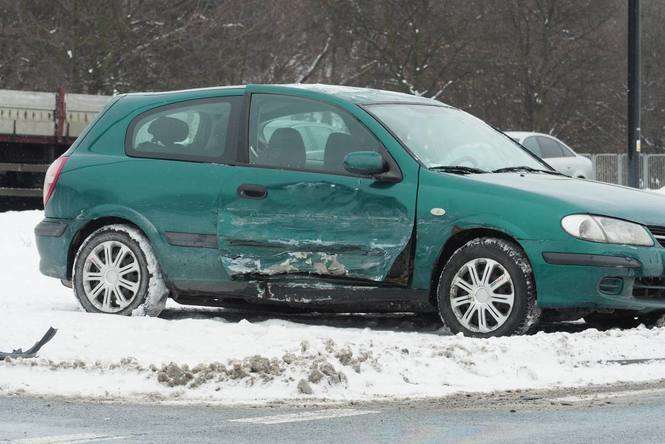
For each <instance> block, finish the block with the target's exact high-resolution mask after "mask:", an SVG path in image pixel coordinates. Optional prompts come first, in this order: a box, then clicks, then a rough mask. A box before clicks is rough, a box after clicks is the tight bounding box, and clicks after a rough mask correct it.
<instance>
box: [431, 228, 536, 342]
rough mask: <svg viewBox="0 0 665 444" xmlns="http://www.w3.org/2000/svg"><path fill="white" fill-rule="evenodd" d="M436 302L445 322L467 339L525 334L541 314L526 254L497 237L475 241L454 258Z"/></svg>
mask: <svg viewBox="0 0 665 444" xmlns="http://www.w3.org/2000/svg"><path fill="white" fill-rule="evenodd" d="M437 302H438V308H439V313H440V315H441V319H442V320H443V322H444V323H445V324H446V325H447V326H448V328H450V330H451V331H452V332H454V333H460V332H461V333H463V334H464V335H465V336H475V337H490V336H506V335H513V334H523V333H525V332H526V331H527V330H528V329H529V328H530V327H531V325H533V324H534V323H535V322H536V321H537V320H538V317H539V314H540V310H538V308H537V306H536V290H535V285H534V281H533V274H532V271H531V265H530V264H529V261H528V260H527V258H526V256H525V254H524V252H523V251H522V250H521V249H520V248H519V247H518V246H517V245H515V244H513V243H512V242H509V241H506V240H503V239H496V238H480V239H474V240H472V241H470V242H468V243H467V244H465V245H464V246H462V247H461V248H460V249H459V250H457V251H456V252H455V253H454V254H453V256H452V257H451V258H450V260H449V261H448V263H447V264H446V265H445V267H444V268H443V271H442V272H441V276H440V278H439V286H438V288H437Z"/></svg>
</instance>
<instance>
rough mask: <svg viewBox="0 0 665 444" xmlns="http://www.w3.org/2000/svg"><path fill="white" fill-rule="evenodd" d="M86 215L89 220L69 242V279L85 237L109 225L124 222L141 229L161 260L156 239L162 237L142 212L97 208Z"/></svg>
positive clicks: (123, 223)
mask: <svg viewBox="0 0 665 444" xmlns="http://www.w3.org/2000/svg"><path fill="white" fill-rule="evenodd" d="M85 216H86V218H87V221H86V222H85V223H84V224H83V225H82V226H81V227H80V228H79V229H78V231H77V232H76V234H74V236H73V237H72V240H71V242H70V243H69V249H68V251H67V279H68V280H71V278H72V271H73V267H74V258H75V257H76V252H77V251H78V249H79V248H80V246H81V245H82V244H83V241H85V239H86V238H87V237H88V236H90V235H91V234H92V233H93V232H95V231H96V230H98V229H100V228H102V227H105V226H107V225H114V224H122V225H128V226H130V227H133V228H135V229H137V230H139V231H140V232H141V233H142V234H143V235H144V236H145V237H146V238H147V239H148V240H149V241H150V243H151V244H152V246H153V250H155V251H154V252H155V254H156V255H157V257H158V260H160V258H159V248H157V247H156V245H155V243H156V241H157V240H159V239H160V238H159V233H158V231H157V229H156V228H155V226H154V225H153V224H152V223H150V222H149V221H148V220H147V219H146V218H145V217H143V216H141V215H140V214H138V213H136V212H134V211H132V210H129V209H114V210H112V211H104V210H103V209H96V210H95V211H91V212H90V213H88V214H85ZM160 262H161V260H160Z"/></svg>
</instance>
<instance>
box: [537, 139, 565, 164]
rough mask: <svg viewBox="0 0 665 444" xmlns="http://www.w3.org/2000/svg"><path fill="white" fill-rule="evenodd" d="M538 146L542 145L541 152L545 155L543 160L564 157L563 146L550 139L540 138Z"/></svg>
mask: <svg viewBox="0 0 665 444" xmlns="http://www.w3.org/2000/svg"><path fill="white" fill-rule="evenodd" d="M538 144H539V145H540V151H541V152H542V153H543V155H542V158H543V159H551V158H553V157H564V155H563V149H562V148H561V145H559V143H558V142H557V141H556V140H554V139H551V138H549V137H542V136H539V137H538Z"/></svg>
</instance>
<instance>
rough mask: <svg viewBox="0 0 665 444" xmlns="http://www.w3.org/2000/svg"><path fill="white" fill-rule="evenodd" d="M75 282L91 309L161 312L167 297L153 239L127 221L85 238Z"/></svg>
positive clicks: (122, 312)
mask: <svg viewBox="0 0 665 444" xmlns="http://www.w3.org/2000/svg"><path fill="white" fill-rule="evenodd" d="M72 284H73V288H74V294H75V295H76V298H77V299H78V301H79V303H80V304H81V307H83V309H84V310H85V311H87V312H90V313H106V314H118V315H125V316H129V315H148V316H158V315H159V314H160V313H161V311H162V310H163V309H164V307H165V305H166V299H167V298H168V289H167V287H166V285H165V282H164V279H163V277H162V273H161V270H160V268H159V264H158V262H157V259H156V257H155V254H154V252H153V250H152V247H151V245H150V242H149V241H148V239H147V238H146V237H145V235H143V233H141V232H140V231H139V230H137V229H136V228H133V227H130V226H127V225H119V224H118V225H108V226H104V227H102V228H100V229H98V230H96V231H95V232H93V233H92V234H90V235H89V236H88V237H87V238H86V239H85V241H84V242H83V243H82V244H81V246H80V247H79V249H78V251H77V253H76V257H75V259H74V267H73V276H72Z"/></svg>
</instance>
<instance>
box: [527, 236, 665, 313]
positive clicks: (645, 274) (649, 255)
mask: <svg viewBox="0 0 665 444" xmlns="http://www.w3.org/2000/svg"><path fill="white" fill-rule="evenodd" d="M522 246H523V247H524V249H525V251H526V253H527V256H528V257H529V260H530V261H531V266H532V268H533V271H534V276H535V280H536V291H537V293H538V305H539V306H540V307H541V308H555V309H562V308H597V309H617V310H619V309H620V310H635V311H642V312H649V311H655V310H665V288H664V289H663V291H662V292H650V293H649V294H648V296H645V294H644V292H643V291H640V290H639V288H640V286H641V285H642V282H643V281H644V280H645V279H647V278H648V279H653V280H656V281H660V280H661V279H662V280H663V283H664V284H665V248H662V247H660V246H658V245H657V246H654V247H633V246H626V245H611V244H599V243H592V242H584V241H577V240H576V241H574V242H549V241H523V242H522ZM608 282H610V283H612V284H616V283H619V284H618V285H612V286H608V285H606V284H607V283H608ZM608 287H611V288H612V289H611V291H608ZM659 293H662V296H659Z"/></svg>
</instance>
